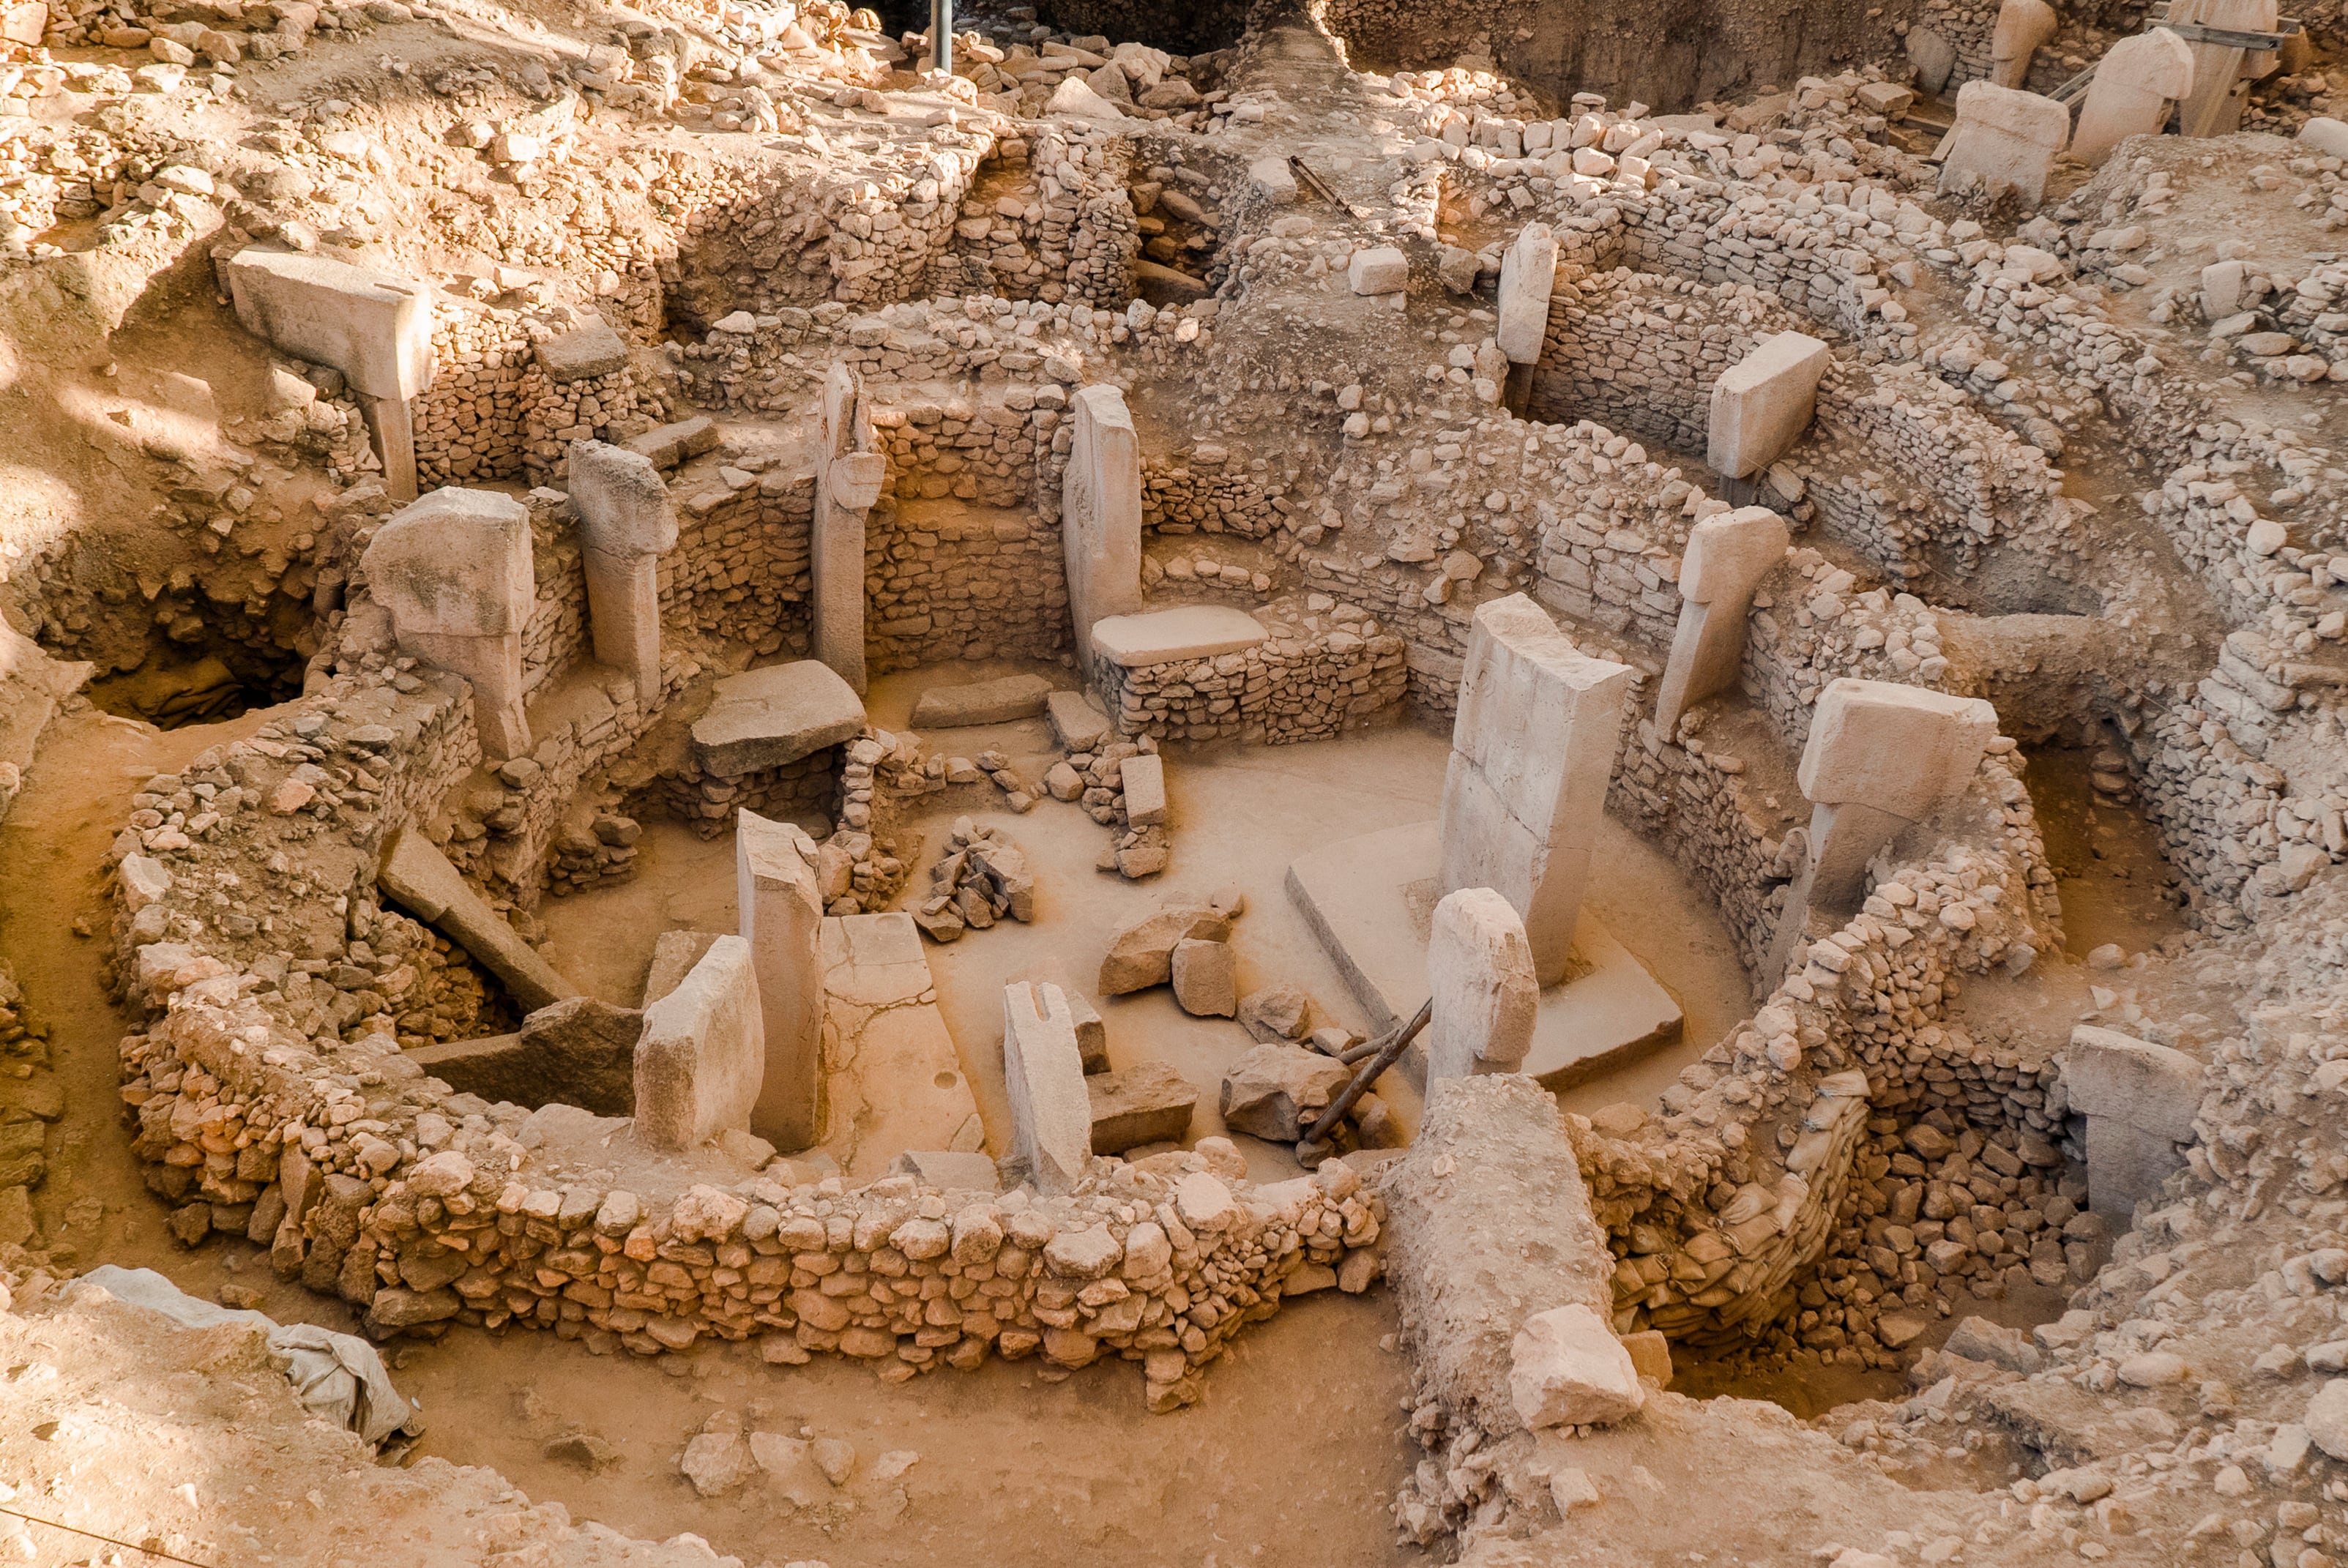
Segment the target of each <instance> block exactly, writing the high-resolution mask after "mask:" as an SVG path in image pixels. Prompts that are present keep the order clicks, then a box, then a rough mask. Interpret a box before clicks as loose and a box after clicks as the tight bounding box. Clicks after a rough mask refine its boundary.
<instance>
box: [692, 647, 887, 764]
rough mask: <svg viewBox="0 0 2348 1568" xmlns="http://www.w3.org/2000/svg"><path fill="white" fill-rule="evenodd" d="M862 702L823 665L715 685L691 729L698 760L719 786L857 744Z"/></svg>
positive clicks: (779, 667)
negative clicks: (724, 781) (831, 748)
mask: <svg viewBox="0 0 2348 1568" xmlns="http://www.w3.org/2000/svg"><path fill="white" fill-rule="evenodd" d="M864 722H865V720H864V700H863V699H862V698H860V697H859V696H858V695H857V694H856V691H855V688H853V687H851V686H850V685H849V683H848V682H845V681H843V680H841V679H840V678H839V673H838V672H837V671H834V670H832V669H831V668H830V666H829V665H827V664H825V663H824V662H823V661H820V660H816V659H800V660H796V661H792V662H791V663H788V664H770V665H768V666H767V667H766V668H765V669H763V670H746V671H743V672H742V673H741V674H739V675H728V676H727V677H726V679H724V680H723V681H720V682H717V684H716V689H715V692H714V694H713V696H712V699H711V702H710V704H709V709H708V711H707V712H705V713H703V714H702V715H701V717H700V718H698V719H696V720H695V721H694V723H693V749H694V755H695V760H696V761H698V762H699V763H700V764H701V766H702V767H703V769H705V771H707V772H709V773H712V774H716V775H717V776H719V777H720V778H737V777H739V776H741V775H742V774H747V773H757V772H758V771H760V770H762V769H766V768H778V767H781V766H783V765H784V764H787V763H795V762H798V760H799V759H800V758H801V757H804V756H808V755H809V754H810V753H815V752H819V751H821V750H822V749H823V748H824V747H826V746H836V745H839V743H841V742H843V741H850V740H854V739H855V738H856V736H857V735H858V734H859V733H861V732H862V731H863V729H864Z"/></svg>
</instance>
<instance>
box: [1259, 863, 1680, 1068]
mask: <svg viewBox="0 0 2348 1568" xmlns="http://www.w3.org/2000/svg"><path fill="white" fill-rule="evenodd" d="M1440 853H1441V852H1440V846H1439V844H1438V842H1437V825H1436V824H1435V823H1432V822H1418V823H1412V824H1409V825H1406V826H1403V827H1390V828H1386V829H1385V830H1383V831H1382V832H1378V833H1368V834H1363V835H1359V836H1358V837H1354V838H1349V839H1344V840H1341V841H1340V842H1338V843H1336V844H1333V845H1329V846H1328V847H1326V848H1324V849H1317V850H1314V851H1313V852H1311V853H1310V854H1307V855H1304V856H1299V857H1298V858H1297V859H1296V860H1295V861H1294V862H1292V864H1291V865H1290V866H1289V867H1288V897H1289V899H1290V901H1291V902H1292V903H1294V904H1295V906H1296V907H1297V908H1298V910H1299V911H1300V912H1302V913H1303V916H1304V917H1305V920H1306V922H1307V923H1308V924H1309V925H1310V926H1311V927H1313V935H1314V936H1315V937H1316V938H1319V940H1320V943H1321V946H1322V948H1323V950H1324V951H1325V952H1327V953H1328V954H1329V956H1330V958H1331V959H1332V960H1334V962H1335V964H1336V966H1337V969H1338V972H1339V973H1340V974H1341V975H1343V976H1344V979H1345V984H1346V989H1349V990H1351V991H1352V992H1353V993H1354V999H1355V1000H1357V1001H1358V1002H1360V1003H1361V1005H1362V1009H1363V1011H1364V1012H1365V1013H1366V1014H1367V1015H1368V1020H1369V1024H1370V1028H1371V1029H1372V1030H1375V1031H1382V1030H1389V1029H1392V1028H1394V1027H1395V1025H1396V1024H1398V1023H1400V1022H1402V1021H1404V1020H1406V1019H1408V1018H1409V1017H1410V1016H1411V1015H1412V1014H1413V1013H1415V1012H1416V1011H1417V1010H1418V1006H1419V1003H1421V1002H1423V1001H1425V1000H1426V998H1427V994H1428V987H1427V947H1428V941H1429V938H1430V936H1431V933H1432V924H1433V918H1434V912H1435V906H1436V904H1437V899H1438V897H1439V896H1438V894H1437V865H1438V863H1439V860H1440ZM1681 1025H1682V1017H1681V1013H1680V1008H1679V1004H1678V1003H1677V1002H1675V1001H1673V999H1672V997H1671V993H1670V992H1669V991H1666V990H1665V989H1663V987H1662V986H1661V985H1660V984H1658V983H1657V982H1656V980H1655V979H1654V977H1653V975H1651V974H1649V973H1648V972H1647V969H1646V967H1645V966H1644V965H1643V964H1641V963H1640V962H1639V960H1638V959H1637V958H1634V957H1632V954H1631V953H1630V951H1629V950H1628V949H1626V948H1624V947H1623V946H1622V943H1620V942H1618V941H1616V940H1615V939H1614V938H1613V937H1612V935H1610V934H1609V933H1608V932H1607V930H1606V928H1605V927H1603V926H1602V925H1601V924H1600V923H1599V922H1598V921H1596V920H1594V919H1589V918H1584V919H1583V920H1581V922H1580V923H1579V924H1578V925H1577V926H1576V927H1575V931H1574V941H1573V948H1572V953H1571V957H1570V959H1569V961H1568V964H1567V969H1566V978H1565V979H1563V980H1562V981H1560V982H1559V983H1557V984H1554V985H1550V986H1546V987H1544V988H1542V990H1541V993H1540V1013H1539V1015H1538V1017H1537V1018H1536V1019H1535V1020H1534V1023H1533V1041H1532V1047H1531V1049H1530V1050H1529V1051H1528V1052H1527V1053H1526V1056H1525V1060H1524V1062H1523V1065H1522V1066H1521V1067H1519V1069H1518V1071H1520V1072H1526V1073H1529V1074H1531V1075H1532V1076H1533V1077H1535V1078H1537V1079H1539V1080H1540V1081H1541V1082H1542V1083H1543V1084H1545V1085H1547V1086H1548V1087H1550V1088H1551V1089H1564V1088H1569V1087H1570V1086H1571V1085H1573V1084H1576V1083H1579V1082H1581V1081H1584V1080H1586V1079H1589V1078H1592V1077H1595V1076H1597V1075H1598V1074H1600V1073H1602V1072H1606V1071H1612V1069H1613V1068H1615V1067H1618V1066H1620V1065H1622V1064H1623V1063H1624V1062H1628V1061H1635V1060H1637V1059H1638V1058H1639V1057H1641V1056H1643V1055H1644V1054H1646V1053H1647V1052H1648V1051H1650V1050H1653V1049H1654V1048H1655V1047H1657V1046H1659V1045H1662V1044H1664V1043H1665V1042H1667V1041H1670V1040H1677V1039H1678V1038H1679V1035H1680V1029H1681ZM1424 1043H1425V1042H1424V1041H1423V1040H1422V1042H1421V1045H1420V1046H1417V1047H1414V1048H1413V1049H1412V1050H1411V1051H1410V1052H1409V1053H1408V1054H1407V1055H1406V1057H1405V1058H1404V1064H1405V1066H1406V1069H1407V1070H1409V1071H1412V1072H1413V1073H1414V1074H1418V1075H1423V1074H1424V1073H1425V1071H1426V1053H1425V1050H1424V1049H1423V1046H1424Z"/></svg>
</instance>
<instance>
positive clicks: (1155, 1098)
mask: <svg viewBox="0 0 2348 1568" xmlns="http://www.w3.org/2000/svg"><path fill="white" fill-rule="evenodd" d="M1085 1092H1086V1095H1088V1096H1089V1097H1090V1099H1091V1101H1092V1113H1093V1144H1092V1148H1093V1153H1096V1154H1122V1153H1125V1152H1126V1151H1127V1150H1128V1149H1132V1148H1136V1147H1138V1146H1139V1145H1141V1144H1143V1143H1179V1142H1180V1141H1181V1140H1182V1139H1183V1138H1184V1137H1185V1136H1187V1135H1188V1134H1189V1131H1190V1117H1191V1113H1192V1112H1195V1111H1196V1110H1197V1109H1198V1106H1199V1091H1198V1090H1197V1089H1196V1088H1194V1087H1192V1085H1191V1083H1190V1081H1189V1079H1187V1078H1184V1077H1183V1076H1182V1075H1181V1074H1180V1073H1179V1072H1178V1071H1175V1070H1174V1069H1173V1068H1172V1067H1171V1066H1169V1064H1167V1063H1166V1062H1163V1061H1157V1060H1155V1059H1153V1060H1150V1061H1142V1062H1137V1063H1135V1064H1134V1065H1133V1066H1131V1067H1124V1068H1118V1069H1117V1070H1116V1071H1109V1072H1097V1073H1094V1074H1092V1075H1091V1076H1090V1077H1088V1078H1086V1080H1085Z"/></svg>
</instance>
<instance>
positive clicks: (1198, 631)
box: [1093, 604, 1268, 670]
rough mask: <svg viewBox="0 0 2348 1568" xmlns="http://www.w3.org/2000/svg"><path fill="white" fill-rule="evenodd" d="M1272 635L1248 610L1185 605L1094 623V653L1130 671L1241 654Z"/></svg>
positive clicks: (1120, 616)
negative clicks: (1147, 665) (1222, 655)
mask: <svg viewBox="0 0 2348 1568" xmlns="http://www.w3.org/2000/svg"><path fill="white" fill-rule="evenodd" d="M1267 635H1268V633H1266V632H1265V630H1264V629H1263V627H1262V625H1261V624H1260V623H1259V622H1258V621H1257V620H1256V618H1255V617H1254V616H1252V615H1250V614H1249V613H1248V612H1247V611H1246V610H1239V609H1235V608H1233V607H1232V606H1231V605H1228V604H1185V605H1181V606H1179V607H1177V608H1175V609H1173V610H1150V611H1148V613H1146V614H1141V615H1112V616H1109V617H1107V619H1105V620H1097V621H1095V622H1094V623H1093V651H1094V652H1095V653H1097V654H1098V655H1099V656H1100V657H1101V658H1103V659H1106V660H1107V661H1109V662H1110V663H1112V664H1117V665H1121V666H1123V667H1124V668H1126V669H1128V670H1131V669H1137V668H1138V667H1140V666H1142V665H1146V664H1165V663H1169V662H1170V661H1174V660H1177V659H1211V658H1213V657H1214V656H1215V655H1216V654H1218V653H1239V652H1243V651H1246V650H1248V649H1250V648H1253V647H1254V646H1255V645H1256V644H1257V643H1259V642H1262V641H1263V640H1264V638H1265V637H1266V636H1267Z"/></svg>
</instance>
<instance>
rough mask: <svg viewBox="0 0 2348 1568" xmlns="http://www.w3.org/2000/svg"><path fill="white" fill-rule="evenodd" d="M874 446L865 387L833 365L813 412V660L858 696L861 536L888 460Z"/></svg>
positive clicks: (861, 670) (845, 369)
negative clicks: (845, 683) (846, 684)
mask: <svg viewBox="0 0 2348 1568" xmlns="http://www.w3.org/2000/svg"><path fill="white" fill-rule="evenodd" d="M879 446H880V442H879V440H878V438H877V436H876V433H875V431H874V430H873V427H872V410H871V406H870V403H869V402H868V400H867V399H866V397H865V394H864V384H863V382H862V380H861V379H860V378H859V377H858V375H857V374H856V373H855V372H854V371H852V370H850V369H849V368H848V367H847V366H846V365H844V364H839V363H838V362H837V361H835V362H834V363H833V364H832V367H831V369H830V371H829V374H827V375H826V376H825V378H824V384H823V397H822V399H821V401H820V402H819V405H818V406H817V427H816V468H815V520H814V523H813V525H812V532H811V538H810V548H811V564H812V570H813V573H814V577H815V604H814V621H815V656H816V658H818V659H819V660H820V661H823V662H824V663H825V664H828V665H829V666H830V667H831V668H832V669H833V670H835V671H838V672H839V677H840V679H841V680H843V681H845V682H848V684H849V685H850V687H851V688H852V689H853V690H855V691H857V692H862V691H863V690H864V686H865V668H864V619H865V565H866V562H865V548H864V543H865V540H864V535H865V529H866V527H867V525H868V524H869V522H870V514H871V510H872V507H873V504H874V503H875V502H877V501H879V500H880V492H881V490H882V488H883V487H885V486H886V485H887V483H888V478H889V459H888V456H887V454H885V453H883V452H881V451H880V450H879Z"/></svg>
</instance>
